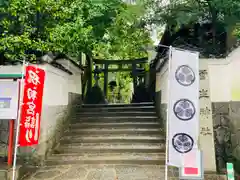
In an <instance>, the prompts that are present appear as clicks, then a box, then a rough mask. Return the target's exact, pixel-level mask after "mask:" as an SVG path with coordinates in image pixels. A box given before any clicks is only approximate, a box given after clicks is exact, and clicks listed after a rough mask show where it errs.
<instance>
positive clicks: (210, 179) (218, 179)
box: [168, 166, 227, 180]
mask: <svg viewBox="0 0 240 180" xmlns="http://www.w3.org/2000/svg"><path fill="white" fill-rule="evenodd" d="M168 180H179V171H178V168H176V167H171V166H169V168H168ZM184 180H188V179H184ZM204 180H227V176H226V175H219V174H216V172H205V174H204Z"/></svg>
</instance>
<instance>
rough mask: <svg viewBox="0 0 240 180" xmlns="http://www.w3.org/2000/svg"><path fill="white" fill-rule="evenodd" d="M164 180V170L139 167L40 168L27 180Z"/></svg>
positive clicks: (83, 166) (68, 166) (82, 166)
mask: <svg viewBox="0 0 240 180" xmlns="http://www.w3.org/2000/svg"><path fill="white" fill-rule="evenodd" d="M40 179H44V180H164V168H162V167H160V166H147V165H144V166H141V165H112V166H111V165H108V166H106V165H81V166H80V165H66V166H58V167H55V168H54V167H53V168H49V167H46V168H41V169H39V170H38V171H37V172H36V173H34V174H33V175H32V176H31V177H30V178H28V179H27V180H40Z"/></svg>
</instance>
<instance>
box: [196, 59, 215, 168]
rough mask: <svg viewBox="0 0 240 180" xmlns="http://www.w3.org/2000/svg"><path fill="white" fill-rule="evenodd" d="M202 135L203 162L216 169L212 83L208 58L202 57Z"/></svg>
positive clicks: (200, 95)
mask: <svg viewBox="0 0 240 180" xmlns="http://www.w3.org/2000/svg"><path fill="white" fill-rule="evenodd" d="M199 77H200V87H199V88H200V89H199V106H200V137H199V146H200V149H201V150H202V151H203V156H204V157H203V161H204V162H203V164H204V170H205V171H214V172H215V171H216V156H215V145H214V134H213V118H212V105H211V98H210V85H209V73H208V62H207V60H203V59H200V69H199Z"/></svg>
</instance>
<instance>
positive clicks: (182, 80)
mask: <svg viewBox="0 0 240 180" xmlns="http://www.w3.org/2000/svg"><path fill="white" fill-rule="evenodd" d="M175 78H176V80H177V82H178V83H179V84H181V85H183V86H190V85H192V84H193V83H194V81H195V74H194V72H193V70H192V68H190V67H189V66H188V65H182V66H179V67H178V68H177V71H176V72H175Z"/></svg>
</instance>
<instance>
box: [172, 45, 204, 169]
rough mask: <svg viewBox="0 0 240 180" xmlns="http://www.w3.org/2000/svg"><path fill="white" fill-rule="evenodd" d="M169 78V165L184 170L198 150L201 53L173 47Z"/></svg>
mask: <svg viewBox="0 0 240 180" xmlns="http://www.w3.org/2000/svg"><path fill="white" fill-rule="evenodd" d="M168 77H169V97H168V134H167V140H168V164H169V165H171V166H176V167H182V166H183V162H182V161H183V159H182V157H183V154H185V155H186V154H187V153H191V151H193V150H194V149H198V135H199V53H197V52H196V53H195V52H190V51H183V50H178V49H175V48H170V56H169V76H168Z"/></svg>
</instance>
